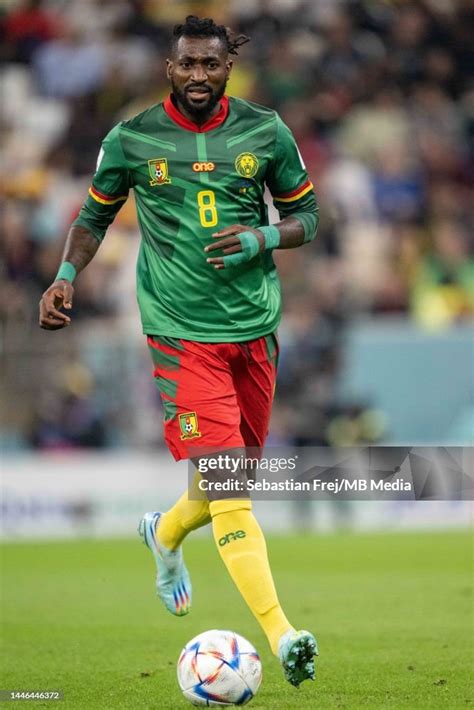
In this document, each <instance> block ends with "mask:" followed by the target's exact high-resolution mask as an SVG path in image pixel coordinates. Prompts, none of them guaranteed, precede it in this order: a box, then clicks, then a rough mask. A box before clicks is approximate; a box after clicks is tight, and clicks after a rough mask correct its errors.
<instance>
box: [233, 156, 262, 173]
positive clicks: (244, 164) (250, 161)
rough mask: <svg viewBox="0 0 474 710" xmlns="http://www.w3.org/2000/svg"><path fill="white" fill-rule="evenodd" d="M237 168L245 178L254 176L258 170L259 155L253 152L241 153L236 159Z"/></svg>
mask: <svg viewBox="0 0 474 710" xmlns="http://www.w3.org/2000/svg"><path fill="white" fill-rule="evenodd" d="M235 169H236V170H237V172H238V173H239V175H241V176H242V177H244V178H253V177H254V175H256V174H257V171H258V160H257V156H256V155H254V154H253V153H240V155H238V156H237V157H236V159H235Z"/></svg>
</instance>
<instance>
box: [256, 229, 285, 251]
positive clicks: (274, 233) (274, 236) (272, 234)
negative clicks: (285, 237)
mask: <svg viewBox="0 0 474 710" xmlns="http://www.w3.org/2000/svg"><path fill="white" fill-rule="evenodd" d="M258 229H259V231H260V232H262V234H263V236H264V237H265V250H267V249H276V248H277V247H279V246H280V239H281V234H280V232H279V230H278V227H275V225H274V224H270V225H269V226H268V227H259V228H258Z"/></svg>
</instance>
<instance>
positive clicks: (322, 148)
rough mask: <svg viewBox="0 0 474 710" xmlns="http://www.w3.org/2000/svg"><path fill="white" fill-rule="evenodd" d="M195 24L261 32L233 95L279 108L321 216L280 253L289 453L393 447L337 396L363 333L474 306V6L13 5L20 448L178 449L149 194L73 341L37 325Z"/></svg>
mask: <svg viewBox="0 0 474 710" xmlns="http://www.w3.org/2000/svg"><path fill="white" fill-rule="evenodd" d="M190 13H192V14H197V15H199V16H201V17H203V16H210V17H213V18H214V19H215V21H216V22H219V23H223V24H225V25H227V26H230V27H231V28H232V29H233V30H235V31H236V32H243V33H245V34H247V35H248V36H250V37H251V42H250V43H249V44H247V45H245V46H244V47H243V48H242V49H241V50H240V56H239V57H238V58H236V60H235V65H234V72H233V76H232V78H231V81H230V83H229V86H228V93H229V94H233V95H236V96H240V97H242V98H245V99H249V100H252V101H256V102H259V103H262V104H265V105H268V106H272V107H274V108H276V109H277V110H278V111H279V112H280V114H281V116H282V117H283V119H284V120H285V122H286V123H287V124H288V125H289V126H290V127H291V129H292V131H293V133H294V135H295V137H296V139H297V141H298V144H299V147H300V150H301V152H302V154H303V156H304V159H305V162H306V166H307V169H308V172H309V175H310V177H311V179H312V181H313V183H314V185H315V188H316V192H317V196H318V199H319V202H320V205H321V207H320V212H321V222H320V227H319V233H318V237H317V240H316V241H315V242H313V243H312V244H310V245H307V246H305V247H304V248H303V249H298V250H294V251H291V252H290V251H286V252H284V253H282V252H280V253H278V254H276V260H277V262H278V266H279V272H280V275H281V280H282V284H283V292H284V319H283V323H282V326H281V329H280V340H281V365H280V372H279V383H278V390H277V391H278V395H277V399H276V404H275V412H274V418H273V422H272V434H271V441H272V442H273V443H277V442H292V443H300V444H319V445H326V444H331V445H344V444H354V443H363V442H376V441H379V440H380V439H381V438H383V437H384V436H386V435H387V430H386V429H387V423H386V422H385V421H384V419H383V416H382V415H381V414H380V413H378V412H377V411H374V410H373V409H372V408H371V403H370V402H362V401H357V402H351V401H344V400H343V399H342V400H341V398H340V397H338V396H337V394H336V392H337V380H338V375H339V373H340V369H341V363H342V360H343V353H344V338H345V332H346V328H347V324H348V323H349V322H350V321H352V320H353V319H354V318H356V317H359V316H367V315H369V316H371V315H376V314H386V315H389V314H404V315H406V316H407V317H408V318H410V319H412V320H413V321H414V322H416V323H417V324H418V325H419V327H420V328H425V329H431V330H433V329H441V328H446V327H448V326H450V325H452V324H453V323H457V322H459V321H461V320H466V319H468V318H470V317H472V315H473V313H474V262H473V258H472V251H473V249H472V247H473V242H472V230H470V222H469V217H470V214H469V209H470V204H471V203H472V177H473V174H472V173H473V168H472V157H473V156H472V147H470V139H471V138H472V132H473V125H474V123H473V120H474V86H473V83H472V78H471V77H472V75H471V77H470V73H469V72H470V69H471V68H472V66H473V58H474V57H473V49H472V25H473V23H472V21H473V17H474V10H473V6H472V3H471V2H469V0H424V1H420V2H408V1H406V2H404V1H402V0H400V1H398V2H397V0H393V1H391V2H371V0H354V1H346V2H343V1H342V0H341V1H338V0H229V1H228V2H225V1H217V0H215V1H214V2H213V1H209V2H205V1H204V0H201V1H198V0H196V1H192V0H187V1H186V0H182V1H181V0H177V1H176V2H172V3H170V2H167V1H166V0H23V1H21V0H12V1H11V2H8V1H5V0H4V2H3V3H2V6H1V8H0V35H1V50H0V56H1V60H2V70H1V80H0V81H1V92H2V99H3V112H2V117H1V123H0V128H1V133H2V139H3V140H2V143H3V156H2V170H3V172H4V180H3V182H2V187H1V196H2V202H3V208H2V211H1V215H0V224H1V233H2V259H1V267H0V268H1V275H2V285H1V287H0V288H1V292H0V294H1V297H0V313H1V321H2V336H3V342H4V367H3V373H4V376H5V379H6V384H5V387H4V395H3V398H4V399H5V398H6V397H8V398H9V403H8V405H7V404H6V403H5V402H2V404H4V405H5V406H2V410H4V412H5V414H4V421H3V422H2V425H3V430H4V431H5V432H7V434H6V435H5V436H4V438H5V439H6V441H7V444H8V443H10V445H12V446H15V445H17V444H18V445H19V446H25V445H30V446H35V447H39V448H60V449H61V448H70V447H72V448H75V447H82V446H99V447H100V446H110V445H122V444H135V445H156V444H160V443H162V438H161V437H162V434H161V425H160V421H159V414H160V413H159V407H160V403H159V398H158V396H157V393H156V392H155V391H154V389H153V385H152V383H151V379H150V378H151V365H150V364H149V363H148V355H147V353H146V351H145V348H144V346H143V347H142V339H141V335H140V329H139V320H138V311H137V308H136V304H135V295H134V259H135V255H136V251H137V244H138V240H139V235H138V231H137V226H136V220H135V215H134V206H133V198H130V199H129V200H128V202H127V203H126V205H125V206H124V208H123V209H122V210H121V212H120V213H119V216H118V217H117V219H116V221H115V223H114V225H113V226H112V227H111V228H110V229H109V233H108V235H107V237H106V239H105V241H104V243H103V245H102V246H101V249H100V250H99V252H98V255H97V257H96V258H95V259H94V261H93V262H92V264H91V265H90V266H89V267H88V268H87V269H86V271H85V272H84V273H83V274H82V275H81V276H80V278H79V279H78V281H77V288H76V296H75V302H74V310H73V319H74V325H73V327H72V328H71V329H70V330H69V331H68V332H64V333H54V334H50V333H44V332H42V331H40V330H39V328H38V326H37V302H38V300H39V298H40V296H41V293H42V291H43V290H44V289H45V288H46V287H47V286H48V285H49V284H50V283H51V281H52V280H53V278H54V275H55V273H56V270H57V267H58V263H59V260H60V255H61V251H62V245H63V241H64V237H65V234H66V232H67V229H68V226H69V224H70V222H71V221H72V219H73V218H74V217H75V215H76V214H77V212H78V210H79V208H80V205H81V202H82V200H83V199H84V196H85V194H86V191H87V187H88V185H89V183H90V179H91V175H92V173H93V172H94V167H95V162H96V159H97V154H98V151H99V147H100V143H101V140H102V138H103V137H104V136H105V134H106V133H107V132H108V130H109V129H110V128H111V127H112V126H113V125H114V124H115V123H117V122H118V121H120V120H123V119H125V118H128V117H130V116H132V115H134V114H135V113H138V112H139V111H141V110H143V109H144V108H145V107H147V106H149V105H151V104H153V103H156V102H158V101H160V100H162V99H163V98H164V97H165V96H166V95H167V93H168V83H167V80H166V77H165V73H164V60H165V58H166V56H167V48H168V42H169V37H170V32H171V28H172V26H173V25H174V24H175V23H176V22H181V21H183V19H184V17H185V16H186V15H187V14H190ZM271 214H272V218H273V219H274V220H275V219H276V218H277V215H276V213H275V212H274V211H273V212H271ZM12 397H13V399H14V401H13V402H12ZM20 403H21V404H20Z"/></svg>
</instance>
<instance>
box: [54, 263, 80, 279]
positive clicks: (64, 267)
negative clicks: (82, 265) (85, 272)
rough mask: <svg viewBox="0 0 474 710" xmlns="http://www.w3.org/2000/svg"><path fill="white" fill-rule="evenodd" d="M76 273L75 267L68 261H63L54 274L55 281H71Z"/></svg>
mask: <svg viewBox="0 0 474 710" xmlns="http://www.w3.org/2000/svg"><path fill="white" fill-rule="evenodd" d="M76 274H77V271H76V267H75V266H74V265H73V264H71V262H70V261H63V263H62V264H61V266H60V267H59V271H58V273H57V274H56V278H55V281H59V280H60V279H64V280H65V281H70V282H71V283H72V282H73V281H74V279H75V278H76Z"/></svg>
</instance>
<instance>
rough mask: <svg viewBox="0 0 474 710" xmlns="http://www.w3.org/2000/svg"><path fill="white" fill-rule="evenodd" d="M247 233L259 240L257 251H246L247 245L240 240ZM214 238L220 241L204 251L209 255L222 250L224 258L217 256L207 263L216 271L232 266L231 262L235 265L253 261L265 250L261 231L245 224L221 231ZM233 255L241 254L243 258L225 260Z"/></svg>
mask: <svg viewBox="0 0 474 710" xmlns="http://www.w3.org/2000/svg"><path fill="white" fill-rule="evenodd" d="M245 232H247V233H249V232H250V233H251V234H253V235H255V237H256V238H257V242H258V244H257V246H258V250H257V251H256V250H255V249H253V250H249V249H247V250H246V249H245V243H243V240H242V239H241V238H240V235H244V234H245ZM212 236H213V237H214V238H215V239H217V240H218V241H216V242H214V244H209V246H207V247H205V249H204V251H205V252H206V253H209V252H213V251H215V250H216V249H222V253H223V256H215V257H211V258H209V259H207V263H208V264H211V266H213V267H214V268H215V269H225V267H226V266H228V265H231V264H230V263H229V261H231V262H233V263H234V264H243V263H245V262H246V261H250V259H253V257H254V256H256V254H258V253H260V252H262V251H263V250H264V249H265V237H264V235H263V234H262V232H261V231H260V230H259V229H254V228H253V227H247V226H246V225H245V224H233V225H231V226H230V227H226V228H225V229H221V230H220V232H215V233H214V234H213V235H212ZM232 254H240V255H241V256H240V257H239V258H238V259H236V260H234V259H232V260H228V259H225V257H228V256H231V255H232Z"/></svg>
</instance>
